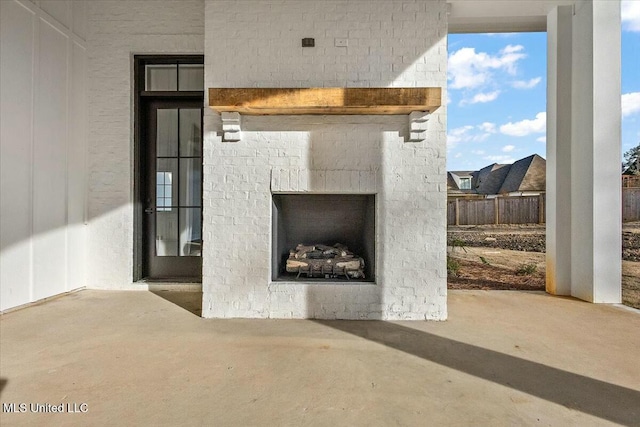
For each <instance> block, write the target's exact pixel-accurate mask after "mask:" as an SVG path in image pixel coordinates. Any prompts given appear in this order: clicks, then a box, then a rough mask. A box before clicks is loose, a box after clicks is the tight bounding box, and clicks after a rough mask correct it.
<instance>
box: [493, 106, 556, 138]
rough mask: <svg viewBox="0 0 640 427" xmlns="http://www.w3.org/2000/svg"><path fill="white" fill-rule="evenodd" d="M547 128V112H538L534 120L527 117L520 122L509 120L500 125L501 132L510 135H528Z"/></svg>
mask: <svg viewBox="0 0 640 427" xmlns="http://www.w3.org/2000/svg"><path fill="white" fill-rule="evenodd" d="M546 129H547V113H545V112H542V113H538V114H536V118H535V119H533V120H529V119H525V120H521V121H519V122H515V123H512V122H509V123H507V124H505V125H502V126H500V132H502V133H503V134H505V135H509V136H527V135H529V134H531V133H541V132H545V131H546Z"/></svg>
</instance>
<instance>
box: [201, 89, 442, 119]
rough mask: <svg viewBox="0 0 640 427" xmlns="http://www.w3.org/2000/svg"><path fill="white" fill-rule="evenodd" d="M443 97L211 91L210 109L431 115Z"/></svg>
mask: <svg viewBox="0 0 640 427" xmlns="http://www.w3.org/2000/svg"><path fill="white" fill-rule="evenodd" d="M441 94H442V90H441V88H439V87H422V88H210V89H209V106H210V107H211V108H212V109H213V110H215V111H218V112H221V113H222V112H237V113H241V114H250V115H275V114H281V115H282V114H287V115H293V114H409V113H411V112H413V111H425V112H429V113H432V112H433V111H435V110H436V109H437V108H438V107H440V105H441V102H442V95H441Z"/></svg>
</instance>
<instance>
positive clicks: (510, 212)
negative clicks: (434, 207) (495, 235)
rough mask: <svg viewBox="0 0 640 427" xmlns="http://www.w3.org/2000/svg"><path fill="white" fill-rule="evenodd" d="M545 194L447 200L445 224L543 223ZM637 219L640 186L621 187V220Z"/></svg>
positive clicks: (638, 215)
mask: <svg viewBox="0 0 640 427" xmlns="http://www.w3.org/2000/svg"><path fill="white" fill-rule="evenodd" d="M544 206H545V196H544V194H541V195H539V196H522V197H496V198H494V199H462V198H460V199H456V200H449V201H448V202H447V225H482V224H542V223H544V222H545V211H544V209H545V208H544ZM629 221H640V188H623V189H622V222H629Z"/></svg>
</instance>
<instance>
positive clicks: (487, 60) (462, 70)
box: [448, 45, 527, 89]
mask: <svg viewBox="0 0 640 427" xmlns="http://www.w3.org/2000/svg"><path fill="white" fill-rule="evenodd" d="M523 50H524V47H523V46H521V45H507V46H506V47H505V48H504V49H502V50H501V51H500V52H499V53H498V54H497V55H490V54H488V53H486V52H476V50H475V48H472V47H463V48H461V49H458V50H457V51H455V52H453V53H452V54H451V55H449V61H448V69H449V76H448V79H449V80H450V81H451V84H450V85H449V87H450V88H451V89H473V88H477V87H480V86H482V85H484V84H486V83H488V82H489V81H491V79H492V76H493V71H497V70H502V71H506V72H507V73H509V74H515V72H516V69H517V62H518V61H519V60H521V59H523V58H525V57H526V56H527V55H526V54H525V53H524V52H523Z"/></svg>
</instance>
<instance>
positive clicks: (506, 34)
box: [484, 33, 520, 37]
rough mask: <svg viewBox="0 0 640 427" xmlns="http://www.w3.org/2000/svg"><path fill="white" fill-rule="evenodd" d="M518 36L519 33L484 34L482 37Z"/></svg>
mask: <svg viewBox="0 0 640 427" xmlns="http://www.w3.org/2000/svg"><path fill="white" fill-rule="evenodd" d="M519 34H520V33H484V35H485V36H488V37H514V36H517V35H519Z"/></svg>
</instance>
